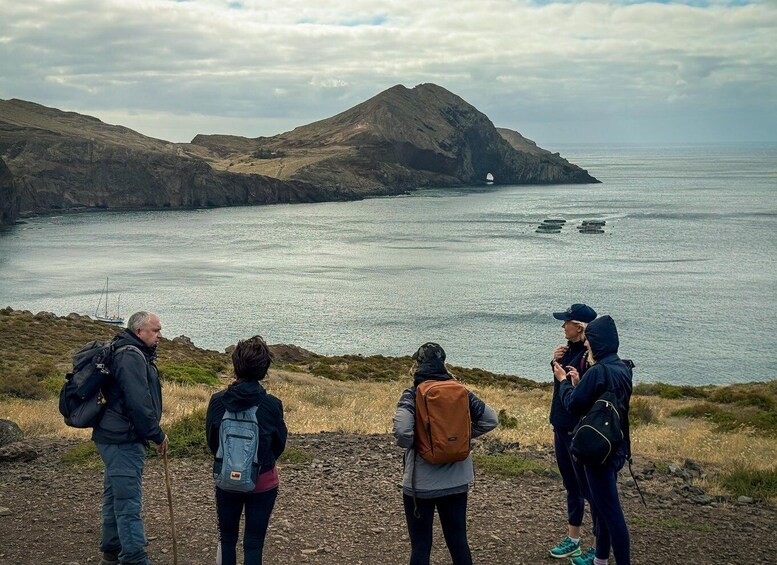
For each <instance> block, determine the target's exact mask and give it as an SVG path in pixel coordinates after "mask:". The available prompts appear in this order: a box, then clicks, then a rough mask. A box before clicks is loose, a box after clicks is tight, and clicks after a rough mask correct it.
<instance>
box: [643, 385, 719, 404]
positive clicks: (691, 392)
mask: <svg viewBox="0 0 777 565" xmlns="http://www.w3.org/2000/svg"><path fill="white" fill-rule="evenodd" d="M633 393H634V395H638V396H658V397H660V398H667V399H670V400H678V399H681V398H707V395H708V393H707V391H706V390H704V389H703V388H699V387H694V386H678V385H669V384H666V383H640V384H638V385H637V386H635V387H634V391H633Z"/></svg>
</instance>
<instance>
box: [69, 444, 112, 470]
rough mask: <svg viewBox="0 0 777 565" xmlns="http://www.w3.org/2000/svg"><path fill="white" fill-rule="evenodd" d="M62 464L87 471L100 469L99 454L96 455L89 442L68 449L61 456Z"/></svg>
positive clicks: (94, 448) (95, 449)
mask: <svg viewBox="0 0 777 565" xmlns="http://www.w3.org/2000/svg"><path fill="white" fill-rule="evenodd" d="M62 462H63V463H64V464H66V465H70V466H72V467H81V468H87V469H97V468H99V467H102V464H103V462H102V459H100V454H99V453H97V448H96V447H95V445H94V443H93V442H91V441H88V442H85V443H79V444H78V445H76V446H75V447H73V448H71V449H69V450H68V451H67V452H65V454H64V455H63V456H62Z"/></svg>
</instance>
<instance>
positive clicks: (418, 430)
mask: <svg viewBox="0 0 777 565" xmlns="http://www.w3.org/2000/svg"><path fill="white" fill-rule="evenodd" d="M415 394H416V395H415V448H416V452H417V453H418V454H419V455H420V456H421V457H423V458H424V460H425V461H426V462H428V463H432V464H434V465H439V464H441V463H453V462H455V461H463V460H464V459H466V458H467V456H468V455H469V452H470V436H471V434H472V423H471V420H470V416H469V393H468V392H467V389H466V387H465V386H464V385H463V384H461V383H459V382H457V381H452V380H451V381H424V382H422V383H421V384H419V385H418V387H417V388H416V393H415Z"/></svg>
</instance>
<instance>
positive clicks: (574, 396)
mask: <svg viewBox="0 0 777 565" xmlns="http://www.w3.org/2000/svg"><path fill="white" fill-rule="evenodd" d="M585 335H586V338H587V339H588V343H589V344H590V346H591V353H592V354H593V356H594V359H595V360H596V364H595V365H593V366H592V367H591V368H590V369H588V371H586V373H585V376H584V377H583V378H582V379H580V382H579V383H578V384H577V386H576V387H574V388H573V387H572V384H571V383H569V382H568V381H562V382H561V383H560V387H559V394H560V396H561V401H562V403H563V404H564V407H565V408H566V409H567V411H569V412H570V413H571V414H574V415H576V416H577V417H581V416H583V415H584V414H586V413H587V412H588V410H589V409H590V408H591V406H593V403H594V402H596V400H597V399H598V398H599V397H600V396H601V395H602V393H603V392H604V391H605V390H608V389H609V390H612V391H613V392H614V393H615V396H616V397H617V398H618V401H619V402H620V404H621V406H620V408H621V410H622V416H623V420H624V422H623V423H624V434H625V436H626V441H624V442H623V443H622V444H621V446H620V448H619V449H618V451H617V452H616V454H615V456H614V457H613V458H612V459H611V463H612V464H613V465H615V466H616V467H618V468H620V467H621V466H623V463H624V461H625V459H626V457H627V455H629V454H630V447H629V446H630V436H629V402H630V400H631V388H632V384H631V369H630V368H629V366H628V365H626V363H624V362H623V361H621V359H620V357H618V345H619V341H618V330H617V328H616V327H615V322H614V321H613V319H612V318H611V317H610V316H602V317H600V318H597V319H596V320H594V321H593V322H591V323H590V324H588V326H587V327H586V329H585ZM605 366H606V367H607V369H606V370H605Z"/></svg>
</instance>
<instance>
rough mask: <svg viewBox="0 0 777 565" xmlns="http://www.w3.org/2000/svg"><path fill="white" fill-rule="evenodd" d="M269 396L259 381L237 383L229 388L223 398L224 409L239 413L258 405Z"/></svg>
mask: <svg viewBox="0 0 777 565" xmlns="http://www.w3.org/2000/svg"><path fill="white" fill-rule="evenodd" d="M265 396H267V391H265V390H264V387H263V386H262V385H260V384H259V381H236V382H234V383H232V384H231V385H229V386H228V387H227V390H226V391H224V396H222V397H221V400H222V402H223V403H224V407H225V408H226V409H227V410H229V411H230V412H239V411H241V410H245V409H246V408H250V407H251V406H256V405H258V404H259V403H260V402H261V401H262V399H263V398H264V397H265Z"/></svg>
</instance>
